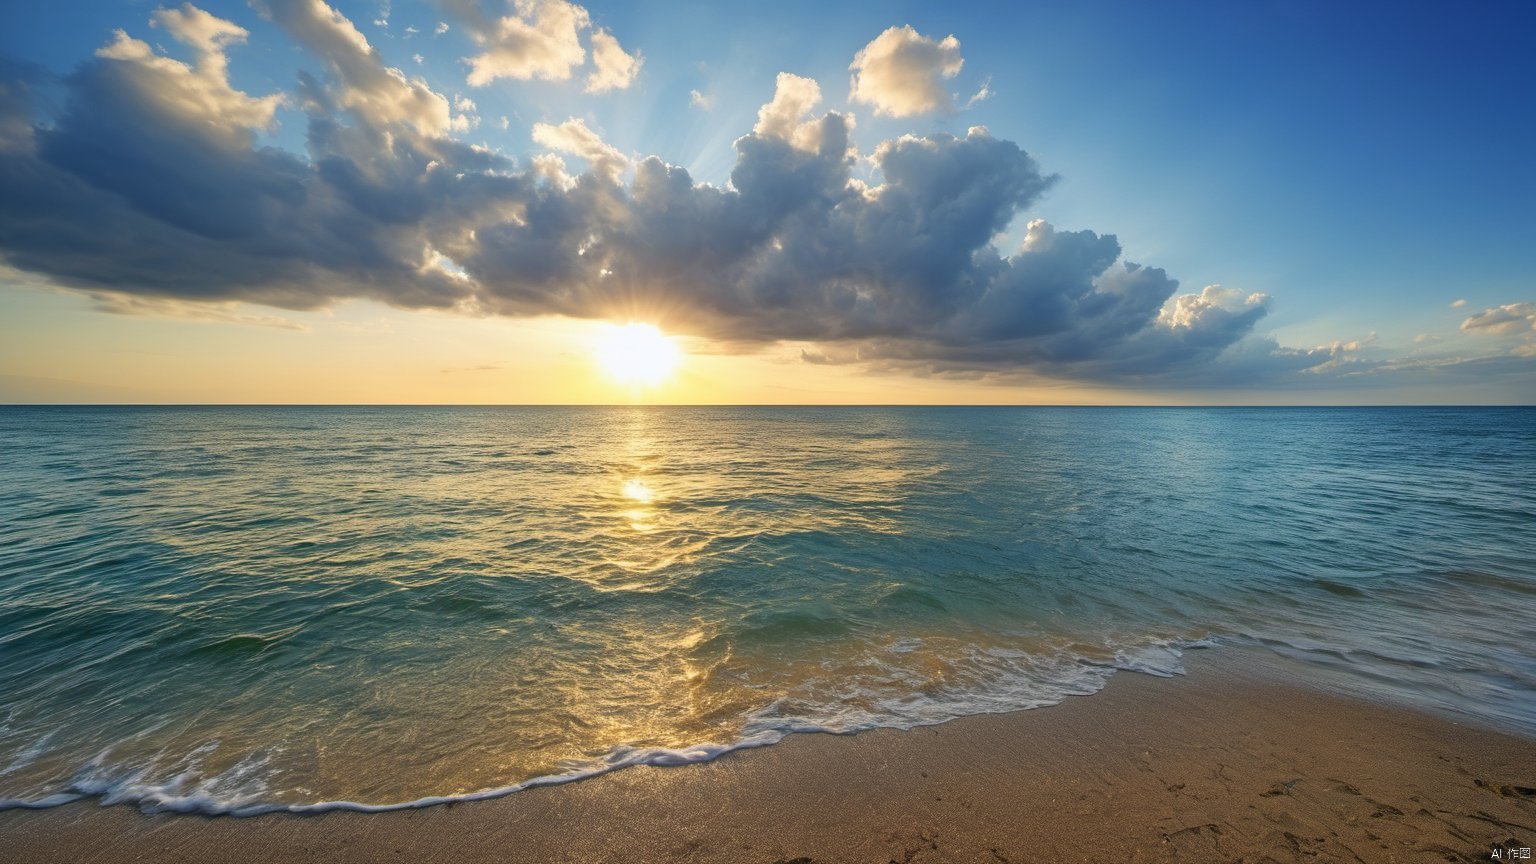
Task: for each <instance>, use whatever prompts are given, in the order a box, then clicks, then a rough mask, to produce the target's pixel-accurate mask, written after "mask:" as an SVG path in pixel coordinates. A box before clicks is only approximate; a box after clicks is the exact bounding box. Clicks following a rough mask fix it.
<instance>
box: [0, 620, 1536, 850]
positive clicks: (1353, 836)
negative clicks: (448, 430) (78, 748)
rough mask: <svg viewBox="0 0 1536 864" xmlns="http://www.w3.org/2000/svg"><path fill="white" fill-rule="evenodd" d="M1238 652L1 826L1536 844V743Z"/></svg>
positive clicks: (1007, 845) (222, 840)
mask: <svg viewBox="0 0 1536 864" xmlns="http://www.w3.org/2000/svg"><path fill="white" fill-rule="evenodd" d="M1306 675H1307V673H1306V672H1305V671H1304V670H1302V669H1300V668H1299V667H1296V666H1293V665H1289V664H1284V663H1281V662H1279V661H1277V660H1275V659H1273V658H1270V657H1268V656H1267V655H1260V654H1257V653H1255V652H1251V651H1240V650H1235V649H1229V650H1218V651H1210V652H1195V653H1192V654H1191V655H1190V657H1189V674H1187V675H1185V676H1182V677H1176V678H1171V679H1162V678H1154V677H1150V676H1146V675H1138V674H1130V673H1122V674H1119V675H1116V676H1115V677H1114V678H1113V679H1112V680H1111V682H1110V684H1109V685H1108V687H1107V688H1106V689H1105V690H1103V691H1102V692H1100V693H1098V694H1096V695H1093V696H1089V697H1079V698H1073V699H1070V700H1068V701H1067V702H1065V703H1063V704H1061V705H1059V706H1055V707H1050V708H1044V709H1038V710H1033V711H1024V712H1018V713H1013V714H1004V715H991V716H980V717H971V718H965V719H961V720H957V721H954V722H951V723H946V724H943V725H940V726H934V727H927V728H921V729H918V730H915V731H909V732H900V731H886V730H881V731H874V732H868V733H863V734H858V735H852V736H831V735H800V736H792V737H791V738H790V739H788V740H787V741H785V742H783V743H781V744H779V745H777V746H773V747H768V748H764V749H759V750H751V751H739V752H736V753H733V754H730V755H727V756H725V757H723V758H721V759H718V760H716V761H714V762H711V763H707V764H701V765H690V766H684V767H677V768H650V767H641V768H631V769H626V770H622V771H618V772H614V773H611V774H607V775H604V776H601V777H598V778H594V779H591V780H587V781H583V782H579V783H573V784H568V785H564V786H558V787H548V788H541V789H533V790H529V791H525V792H521V793H517V794H514V795H512V796H509V797H507V798H503V799H499V800H494V801H486V802H479V803H469V804H459V805H454V806H439V807H432V808H426V809H422V810H415V811H407V812H397V813H389V814H380V815H364V814H356V813H331V814H327V815H323V816H312V817H299V816H284V815H276V816H263V817H256V818H249V819H235V818H212V819H210V818H206V817H194V816H176V815H155V816H150V815H144V814H142V813H140V812H138V811H136V810H134V809H131V808H126V807H109V808H102V807H98V806H96V805H95V804H92V803H79V804H74V805H70V806H66V807H61V808H57V809H53V810H45V811H31V812H24V811H11V812H6V813H0V835H3V837H4V845H5V848H6V855H5V857H6V859H7V860H9V861H15V862H66V861H68V862H114V861H156V862H210V864H211V862H303V861H316V862H319V861H327V862H364V861H443V862H447V861H500V862H508V861H510V862H521V861H528V862H554V861H571V862H576V861H687V862H764V864H774V862H778V864H788V862H797V864H808V862H878V864H884V862H890V861H894V862H903V864H915V862H930V861H933V862H937V861H953V862H997V861H1012V862H1020V861H1063V862H1066V861H1082V862H1104V861H1115V862H1120V861H1138V862H1140V861H1212V862H1215V861H1232V862H1237V861H1243V862H1266V861H1275V862H1291V861H1320V862H1322V861H1366V862H1377V861H1380V862H1418V861H1424V862H1429V861H1435V862H1445V861H1485V860H1490V853H1491V851H1492V850H1493V849H1494V848H1495V847H1496V846H1503V847H1529V846H1532V845H1536V788H1532V787H1536V742H1533V741H1531V740H1529V739H1525V738H1522V737H1516V736H1511V735H1507V734H1503V733H1500V732H1497V731H1493V730H1488V729H1484V728H1480V727H1477V726H1474V725H1468V724H1465V723H1462V722H1459V721H1458V720H1456V719H1454V718H1447V717H1443V716H1437V715H1430V714H1423V713H1419V712H1416V711H1411V710H1405V709H1402V708H1397V707H1392V706H1385V705H1380V704H1376V703H1372V702H1368V701H1361V700H1357V699H1354V698H1350V697H1348V696H1343V695H1339V694H1337V693H1332V692H1325V691H1323V690H1320V689H1317V688H1314V687H1311V686H1308V684H1307V682H1306V680H1305V677H1306Z"/></svg>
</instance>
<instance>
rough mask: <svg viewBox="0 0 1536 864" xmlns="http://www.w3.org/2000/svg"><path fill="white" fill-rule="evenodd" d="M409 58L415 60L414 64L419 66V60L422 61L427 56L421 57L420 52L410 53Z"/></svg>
mask: <svg viewBox="0 0 1536 864" xmlns="http://www.w3.org/2000/svg"><path fill="white" fill-rule="evenodd" d="M411 59H412V60H415V61H416V65H418V66H420V65H421V62H422V61H423V60H425V59H427V58H425V57H423V56H421V55H420V54H412V55H411Z"/></svg>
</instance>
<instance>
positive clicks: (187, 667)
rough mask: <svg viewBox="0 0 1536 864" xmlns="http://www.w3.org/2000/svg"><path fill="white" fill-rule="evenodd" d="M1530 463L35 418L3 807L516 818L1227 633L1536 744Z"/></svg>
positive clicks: (6, 456)
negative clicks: (467, 806)
mask: <svg viewBox="0 0 1536 864" xmlns="http://www.w3.org/2000/svg"><path fill="white" fill-rule="evenodd" d="M1533 472H1536V410H1530V409H1273V410H1272V409H1230V410H1206V409H1134V408H1133V409H1065V408H1021V409H998V408H977V409H971V408H846V409H844V408H835V409H834V408H804V409H795V408H264V407H262V408H256V407H252V408H0V799H4V803H5V806H17V805H21V804H25V805H26V806H46V805H49V804H55V803H62V802H65V801H68V800H73V799H76V798H78V797H81V796H96V797H99V798H100V800H102V801H103V802H107V803H113V802H120V801H121V802H133V803H137V804H138V805H140V806H142V807H144V808H146V809H151V810H153V809H176V810H194V811H202V812H209V813H222V812H235V813H250V812H259V811H261V810H264V809H269V808H273V807H292V808H296V809H302V808H305V807H321V808H324V807H331V806H386V805H396V804H404V803H410V802H419V801H420V800H421V799H427V800H435V799H437V798H440V797H442V796H474V795H476V794H501V793H502V792H505V791H506V790H507V789H509V788H515V787H517V786H518V785H519V784H523V783H526V782H528V781H534V782H544V780H545V779H549V778H553V779H562V778H568V777H573V776H582V775H584V774H588V773H591V772H594V771H601V770H606V769H608V768H610V767H613V766H619V765H625V764H632V763H635V762H662V763H672V762H681V761H690V760H698V759H705V758H709V757H711V756H713V755H715V754H717V753H719V752H721V751H722V750H724V749H728V748H730V747H733V746H751V745H761V744H768V743H772V742H773V741H775V740H777V739H778V738H780V737H782V735H783V734H785V733H786V732H790V731H797V730H831V731H852V730H857V729H863V728H869V727H873V726H896V727H908V726H912V725H916V724H924V723H933V722H938V721H942V720H946V719H949V718H953V717H957V716H961V715H965V714H973V713H978V712H991V711H1003V710H1010V709H1018V708H1029V707H1035V706H1041V705H1047V704H1051V703H1054V702H1057V701H1060V700H1061V699H1063V698H1065V697H1066V696H1068V695H1070V694H1087V693H1092V692H1094V691H1095V690H1097V689H1098V688H1099V687H1101V686H1102V685H1103V683H1104V681H1105V680H1106V678H1107V677H1109V676H1110V675H1112V674H1116V671H1117V670H1137V671H1141V672H1149V673H1153V674H1174V673H1177V672H1178V671H1179V670H1180V668H1181V667H1180V656H1181V654H1182V652H1183V651H1185V650H1187V649H1189V648H1190V647H1193V646H1202V647H1203V646H1212V650H1217V651H1219V650H1223V647H1224V646H1229V645H1260V646H1267V647H1268V648H1270V649H1272V650H1275V651H1278V652H1281V653H1283V654H1286V655H1288V656H1291V657H1294V658H1297V659H1299V660H1301V661H1302V662H1306V663H1312V664H1316V665H1317V666H1318V667H1319V668H1320V669H1321V670H1324V671H1325V672H1326V675H1325V677H1327V678H1328V679H1329V680H1333V681H1335V682H1337V683H1338V686H1341V687H1344V688H1345V689H1350V690H1354V691H1358V692H1362V693H1366V694H1370V695H1372V696H1375V697H1378V698H1386V699H1391V700H1397V701H1403V702H1408V703H1413V704H1419V705H1427V706H1430V707H1435V708H1439V709H1445V710H1450V711H1454V712H1460V713H1463V714H1466V715H1470V716H1472V717H1475V718H1477V719H1479V720H1481V721H1483V722H1486V723H1492V724H1494V725H1499V726H1503V727H1506V728H1511V729H1514V730H1517V731H1523V732H1527V733H1536V530H1533V529H1536V483H1533V482H1532V478H1533ZM541 778H542V779H541Z"/></svg>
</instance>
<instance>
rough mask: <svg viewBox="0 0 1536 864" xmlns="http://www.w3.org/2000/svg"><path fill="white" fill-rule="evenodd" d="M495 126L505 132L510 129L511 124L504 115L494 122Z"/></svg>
mask: <svg viewBox="0 0 1536 864" xmlns="http://www.w3.org/2000/svg"><path fill="white" fill-rule="evenodd" d="M496 125H497V126H499V127H501V128H502V129H503V130H506V129H508V128H510V127H511V125H512V122H511V121H510V120H508V119H507V118H506V115H502V117H501V119H500V120H497V121H496Z"/></svg>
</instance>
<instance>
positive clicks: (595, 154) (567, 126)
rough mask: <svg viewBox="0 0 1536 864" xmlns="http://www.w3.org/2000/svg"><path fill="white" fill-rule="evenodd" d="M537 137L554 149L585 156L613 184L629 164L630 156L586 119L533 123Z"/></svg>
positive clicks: (594, 170)
mask: <svg viewBox="0 0 1536 864" xmlns="http://www.w3.org/2000/svg"><path fill="white" fill-rule="evenodd" d="M533 140H534V141H535V142H536V143H538V144H542V145H543V146H545V147H548V148H549V149H551V150H558V151H560V152H561V153H569V154H571V155H573V156H579V157H581V158H582V159H585V160H586V161H587V164H588V165H589V166H591V169H592V173H593V174H596V175H597V176H599V177H602V178H603V179H605V180H608V181H610V182H613V183H617V182H618V179H619V174H621V173H622V172H623V171H624V169H625V168H627V167H628V166H629V159H627V158H625V156H624V154H623V153H620V152H619V151H618V150H617V149H616V148H614V147H612V146H610V145H609V144H608V143H607V142H605V141H604V140H603V139H602V138H600V137H598V134H597V133H596V132H593V131H592V130H591V129H588V128H587V124H586V122H585V121H582V120H580V119H578V118H575V117H572V118H571V119H569V120H567V121H565V122H564V123H561V124H560V125H559V126H551V125H549V124H548V123H535V124H533Z"/></svg>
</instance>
